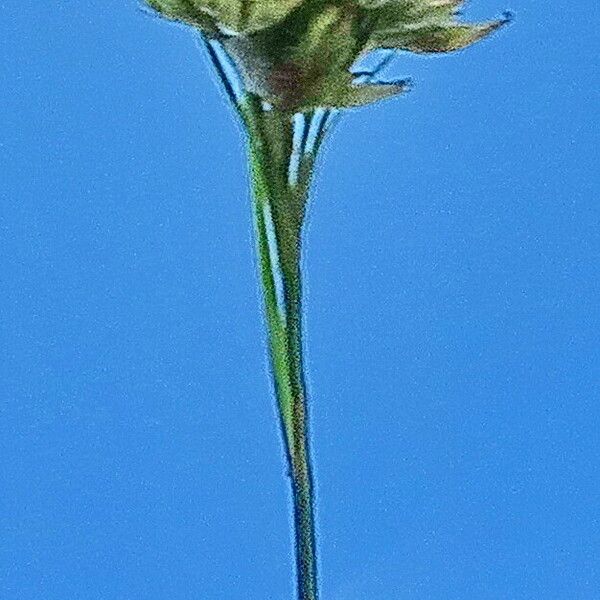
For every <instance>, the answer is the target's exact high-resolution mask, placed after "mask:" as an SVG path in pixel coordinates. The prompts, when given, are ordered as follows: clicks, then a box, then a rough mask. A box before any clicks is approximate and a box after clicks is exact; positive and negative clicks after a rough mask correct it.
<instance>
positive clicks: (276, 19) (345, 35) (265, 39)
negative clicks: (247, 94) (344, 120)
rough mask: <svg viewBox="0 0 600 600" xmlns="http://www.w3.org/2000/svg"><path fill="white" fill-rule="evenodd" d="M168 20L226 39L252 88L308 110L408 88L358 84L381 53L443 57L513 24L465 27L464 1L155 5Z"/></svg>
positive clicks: (258, 0)
mask: <svg viewBox="0 0 600 600" xmlns="http://www.w3.org/2000/svg"><path fill="white" fill-rule="evenodd" d="M148 3H149V4H150V5H151V6H152V7H153V8H154V9H155V10H157V11H158V12H160V13H161V14H162V15H163V16H165V17H167V18H169V19H172V20H176V21H180V22H183V23H187V24H189V25H192V26H193V27H196V28H197V29H199V30H200V31H201V32H202V33H203V34H204V35H206V36H207V37H209V38H214V39H218V40H219V41H220V42H221V43H222V44H223V46H224V47H225V48H226V50H227V51H228V53H229V54H230V56H231V57H232V58H233V60H234V62H235V63H236V66H237V67H238V69H239V71H240V73H241V75H242V77H243V81H244V84H245V86H246V88H247V89H248V90H249V91H252V92H253V93H255V94H257V95H258V96H260V97H261V98H262V99H263V100H265V101H267V102H269V103H270V104H272V105H273V106H275V107H278V108H280V109H282V110H286V111H305V110H310V109H313V108H316V107H330V108H341V107H346V106H357V105H362V104H368V103H369V102H373V101H375V100H379V99H382V98H386V97H388V96H391V95H395V94H398V93H400V92H402V91H404V89H405V85H404V83H403V82H391V83H382V82H376V83H373V82H370V83H368V84H360V85H359V84H357V82H356V78H355V76H354V75H353V73H352V71H351V68H352V66H353V65H354V64H355V63H356V62H357V61H358V60H359V59H360V58H362V57H364V56H365V55H366V54H368V53H369V52H371V51H373V50H377V49H390V50H405V51H410V52H417V53H440V52H451V51H454V50H459V49H461V48H464V47H466V46H469V45H471V44H473V43H474V42H476V41H478V40H480V39H482V38H483V37H485V36H487V35H489V34H490V33H491V32H493V31H494V30H496V29H497V28H498V27H500V26H501V25H502V24H504V23H505V22H506V20H507V19H501V20H495V21H489V22H485V23H475V24H470V23H463V22H461V21H459V20H458V19H457V11H458V9H459V8H460V6H461V5H462V0H148Z"/></svg>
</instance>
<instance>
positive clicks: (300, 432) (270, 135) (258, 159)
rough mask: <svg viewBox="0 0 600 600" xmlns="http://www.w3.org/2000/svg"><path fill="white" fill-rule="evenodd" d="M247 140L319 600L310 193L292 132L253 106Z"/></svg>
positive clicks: (303, 549)
mask: <svg viewBox="0 0 600 600" xmlns="http://www.w3.org/2000/svg"><path fill="white" fill-rule="evenodd" d="M242 116H243V118H244V121H245V124H246V127H247V130H248V137H249V155H250V166H251V177H252V188H253V205H254V224H255V230H256V240H257V250H258V256H259V270H260V276H261V284H262V292H263V299H264V307H265V314H266V321H267V329H268V338H269V351H270V357H271V367H272V372H273V379H274V384H275V393H276V396H277V403H278V407H279V413H280V422H281V428H282V433H283V438H284V443H285V449H286V457H287V460H288V464H289V473H290V478H291V485H292V499H293V506H294V533H295V554H296V573H297V598H298V600H317V598H318V591H317V556H316V540H315V522H314V498H313V489H314V488H313V480H312V469H311V459H310V448H309V436H308V415H307V402H306V384H305V379H304V371H303V362H302V285H301V276H300V237H301V226H302V213H303V204H304V201H305V200H306V194H307V193H308V189H307V188H304V189H298V188H297V187H295V186H294V185H292V184H290V183H289V179H288V166H289V160H290V157H291V143H292V137H293V136H292V134H293V132H292V124H291V119H290V118H289V117H288V116H286V115H279V114H274V113H272V112H271V113H267V112H265V111H263V110H262V107H261V106H260V103H259V102H257V101H253V100H252V99H251V98H250V100H249V101H248V102H247V104H246V106H245V107H244V109H243V111H242Z"/></svg>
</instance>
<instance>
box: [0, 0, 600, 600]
mask: <svg viewBox="0 0 600 600" xmlns="http://www.w3.org/2000/svg"><path fill="white" fill-rule="evenodd" d="M505 9H511V10H513V11H514V12H515V14H516V20H515V22H514V23H513V24H512V25H511V26H510V27H509V28H507V29H506V30H504V31H502V32H500V33H499V34H498V35H496V36H495V37H494V38H493V39H491V40H489V41H485V42H483V43H481V44H480V45H478V46H476V47H473V48H471V49H469V50H468V51H465V52H461V53H459V54H456V55H453V56H448V57H440V58H425V57H413V56H408V55H403V56H401V57H399V59H398V61H397V62H396V63H395V65H394V66H393V68H392V70H391V73H392V74H394V75H397V76H399V77H404V76H411V77H412V78H413V80H414V83H415V89H414V90H413V91H412V92H411V93H410V95H408V96H407V97H405V98H402V99H398V100H394V101H389V102H385V103H381V104H380V105H377V106H374V107H370V108H366V109H362V110H359V111H354V112H352V113H350V114H348V115H347V116H346V117H345V118H344V119H343V120H342V121H341V123H340V124H339V126H338V128H337V130H336V132H335V134H334V135H333V136H332V138H331V139H330V143H329V144H328V146H327V150H326V153H325V156H324V160H323V168H322V170H321V173H320V174H319V177H318V184H317V188H316V193H315V197H314V201H313V203H312V205H311V208H310V217H309V223H308V227H307V231H306V256H305V262H304V267H305V273H306V281H307V289H308V294H307V310H306V329H307V345H308V357H309V367H310V374H309V375H310V376H309V381H310V391H311V402H312V404H311V407H312V420H313V424H312V430H313V433H314V447H315V463H316V469H317V473H318V498H319V511H318V518H319V524H320V548H321V563H320V565H321V573H322V585H323V599H324V600H364V599H366V598H368V599H369V600H398V599H411V600H431V599H433V598H435V599H444V600H470V599H471V598H472V599H474V600H475V599H477V600H539V599H541V598H544V599H549V600H550V599H552V600H554V599H556V600H563V599H564V600H567V599H568V600H596V599H597V598H598V595H599V592H598V590H599V589H600V567H599V566H598V560H597V556H598V551H599V548H600V524H599V522H600V514H599V509H598V505H599V500H600V485H599V483H598V482H599V480H600V464H599V459H598V456H599V455H600V441H599V439H600V438H599V436H598V430H599V427H600V407H599V403H598V400H599V392H598V383H599V380H600V352H599V343H598V342H599V340H598V337H599V335H598V331H599V328H600V311H599V305H600V301H599V299H600V289H599V288H600V285H599V277H598V276H599V272H598V271H599V269H598V264H599V259H600V239H599V234H598V231H599V226H600V208H599V206H598V198H599V195H600V194H599V192H600V190H599V186H598V175H597V173H598V166H597V162H598V161H597V147H598V116H599V114H598V112H599V110H598V107H599V106H600V102H599V93H598V90H599V89H600V85H599V84H600V81H599V78H598V60H597V57H598V51H599V50H600V43H599V41H598V32H597V28H598V19H597V18H598V6H597V3H596V2H594V1H592V0H582V1H580V2H577V3H572V4H571V5H568V6H567V5H565V4H564V3H558V2H554V3H540V2H531V1H526V0H513V1H512V2H511V4H509V5H506V4H502V3H500V2H499V1H498V0H494V1H492V0H478V1H477V2H476V1H473V2H472V3H470V5H469V6H468V10H467V15H468V16H469V17H471V18H473V19H478V18H480V19H483V18H489V17H494V16H497V15H499V14H501V13H502V11H504V10H505ZM1 10H2V14H3V17H2V20H1V22H0V52H1V55H2V57H3V60H2V61H0V77H1V81H2V86H1V89H0V104H1V106H2V110H1V111H0V172H1V173H2V176H1V178H0V197H1V198H2V210H1V211H0V281H1V285H2V290H3V293H2V295H1V296H0V349H1V356H2V359H1V361H0V369H1V371H2V373H1V374H2V376H1V377H0V411H1V418H0V456H1V457H2V458H1V459H0V481H1V485H2V489H3V490H4V491H3V493H2V495H1V496H0V529H1V531H2V534H1V535H0V540H1V542H0V595H1V596H2V598H6V599H7V600H34V599H35V600H38V599H39V598H44V599H45V600H78V599H81V600H159V599H160V600H162V599H165V598H168V599H169V600H191V599H197V598H203V599H204V598H206V599H207V600H230V599H235V598H249V599H257V600H258V599H260V600H270V599H273V600H275V599H276V600H280V599H282V598H291V597H292V578H291V577H290V569H291V555H290V533H289V526H288V525H289V523H288V504H287V503H288V494H287V488H286V481H285V478H284V465H283V460H282V455H281V445H280V441H279V432H278V430H277V422H276V419H275V409H274V403H273V400H272V398H271V396H270V390H269V385H268V379H267V375H266V357H265V351H264V345H263V342H264V336H263V332H262V321H261V316H260V312H259V296H258V290H257V279H256V276H255V262H254V258H253V246H252V238H251V235H252V229H251V215H250V207H249V202H248V193H247V191H246V184H247V181H246V171H245V163H244V157H243V148H242V144H241V135H240V131H239V128H238V127H237V125H236V124H235V121H234V119H233V116H232V114H231V111H230V110H229V109H228V108H227V107H226V106H225V104H224V102H223V99H222V98H221V96H220V93H219V91H218V88H217V86H216V85H215V81H214V77H213V76H212V75H211V74H210V73H209V70H208V67H207V64H206V61H205V60H204V59H203V57H202V55H201V52H200V51H199V49H198V47H197V44H196V42H195V41H194V39H193V37H192V35H191V34H190V33H188V32H187V31H185V30H182V29H181V28H178V27H173V26H169V25H167V24H165V23H163V22H160V21H158V20H155V19H152V18H150V17H148V16H146V15H144V14H143V13H142V12H141V11H140V7H139V5H138V4H136V2H135V1H134V0H132V1H128V0H127V1H126V0H103V1H102V2H100V1H99V0H98V1H91V0H90V1H87V2H73V1H70V2H68V1H56V2H35V3H34V2H33V1H31V2H17V1H16V0H8V1H6V0H5V1H4V2H2V6H1Z"/></svg>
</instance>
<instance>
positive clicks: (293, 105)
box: [147, 0, 507, 600]
mask: <svg viewBox="0 0 600 600" xmlns="http://www.w3.org/2000/svg"><path fill="white" fill-rule="evenodd" d="M147 1H148V3H149V4H150V6H152V7H153V8H154V9H155V10H156V11H158V12H159V13H160V14H162V15H163V16H164V17H166V18H168V19H171V20H173V21H178V22H181V23H184V24H187V25H190V26H192V27H193V28H194V29H196V30H197V31H198V32H199V33H200V35H201V37H202V39H203V41H204V44H205V46H206V49H207V51H208V53H209V56H210V58H211V60H212V62H213V64H214V66H215V67H216V69H217V72H218V74H219V76H220V78H221V81H222V82H223V84H224V87H225V90H226V91H227V94H228V96H229V98H230V100H231V101H232V103H233V105H234V106H235V108H236V109H237V111H238V114H239V116H240V118H241V121H242V123H243V125H244V127H245V131H246V133H247V139H248V149H249V158H250V168H251V181H252V190H253V206H254V222H255V227H256V236H257V250H258V255H259V265H260V276H261V283H262V290H263V297H264V306H265V314H266V320H267V330H268V336H269V350H270V356H271V368H272V372H273V376H274V382H275V392H276V398H277V403H278V408H279V413H280V418H281V425H282V433H283V440H284V444H285V450H286V456H287V460H288V464H289V469H290V476H291V482H292V495H293V505H294V525H295V541H296V571H297V593H298V600H317V597H318V586H317V559H316V542H315V526H314V515H313V503H314V502H313V485H312V475H311V460H310V454H309V438H308V434H307V422H308V407H309V404H308V402H307V396H306V385H305V376H304V369H303V352H302V345H303V340H302V285H301V284H302V281H301V279H302V278H301V269H300V255H301V239H302V225H303V222H304V216H305V211H306V204H307V199H308V196H309V193H310V188H311V181H312V177H313V173H314V166H315V161H316V158H317V155H318V151H319V148H320V147H321V144H322V141H323V139H324V136H325V133H326V132H327V131H328V130H330V129H331V123H332V121H333V118H332V117H333V116H335V115H336V114H338V113H339V112H340V111H341V110H342V109H344V108H347V107H352V106H360V105H364V104H369V103H371V102H374V101H377V100H381V99H384V98H388V97H391V96H395V95H397V94H400V93H402V92H403V91H404V90H405V89H406V83H405V82H402V81H390V82H385V81H381V80H380V79H379V76H380V73H381V69H382V68H383V66H384V65H386V64H387V59H386V60H384V61H382V62H380V64H379V65H378V66H377V67H376V68H375V69H373V70H371V71H369V72H367V73H364V72H362V73H359V72H357V71H356V66H357V64H360V62H361V60H362V59H364V58H365V57H367V56H368V55H370V54H371V53H372V52H374V51H377V50H387V51H388V54H387V56H388V58H389V57H390V56H393V55H394V53H395V51H408V52H416V53H444V52H452V51H454V50H460V49H461V48H465V47H466V46H469V45H471V44H473V43H474V42H476V41H478V40H480V39H482V38H484V37H486V36H487V35H488V34H490V33H491V32H493V31H494V30H496V29H498V27H500V26H501V25H502V24H503V23H505V22H506V20H507V19H500V20H495V21H488V22H485V23H475V24H469V23H463V22H462V21H460V20H459V19H458V16H457V11H458V9H459V8H460V6H461V4H462V3H461V2H460V1H459V0H147Z"/></svg>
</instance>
